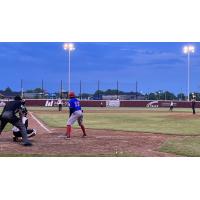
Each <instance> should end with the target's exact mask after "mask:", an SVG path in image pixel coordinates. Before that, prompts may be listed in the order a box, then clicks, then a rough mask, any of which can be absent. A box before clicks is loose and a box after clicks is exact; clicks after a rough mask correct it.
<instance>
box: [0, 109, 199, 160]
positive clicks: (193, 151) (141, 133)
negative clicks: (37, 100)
mask: <svg viewBox="0 0 200 200" xmlns="http://www.w3.org/2000/svg"><path fill="white" fill-rule="evenodd" d="M28 110H29V127H30V128H35V129H37V135H36V136H35V137H33V138H32V139H31V141H32V142H33V146H32V147H28V148H27V147H24V146H21V145H19V144H17V143H14V142H12V132H11V131H10V129H11V126H10V125H8V126H7V127H6V129H5V132H3V133H2V135H1V137H0V156H78V157H81V156H150V157H151V156H170V157H171V156H200V114H199V113H198V110H197V114H196V115H193V114H192V112H191V109H175V110H174V111H173V112H169V111H168V108H84V124H85V126H86V129H87V135H88V136H87V137H86V138H82V137H81V136H82V133H81V130H80V129H79V127H78V125H77V124H75V125H74V126H73V130H72V138H71V140H65V137H64V136H65V124H66V119H67V118H68V111H67V109H66V108H64V109H63V111H62V112H58V109H57V108H55V107H54V108H46V107H29V108H28Z"/></svg>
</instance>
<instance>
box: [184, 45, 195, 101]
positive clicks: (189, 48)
mask: <svg viewBox="0 0 200 200" xmlns="http://www.w3.org/2000/svg"><path fill="white" fill-rule="evenodd" d="M194 51H195V48H194V46H191V45H187V46H185V47H184V48H183V52H184V53H185V54H187V57H188V81H187V93H188V94H187V95H188V101H190V54H191V53H194Z"/></svg>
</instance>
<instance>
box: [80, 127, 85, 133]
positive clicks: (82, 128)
mask: <svg viewBox="0 0 200 200" xmlns="http://www.w3.org/2000/svg"><path fill="white" fill-rule="evenodd" d="M80 127H81V130H82V131H83V135H86V132H85V127H84V125H80Z"/></svg>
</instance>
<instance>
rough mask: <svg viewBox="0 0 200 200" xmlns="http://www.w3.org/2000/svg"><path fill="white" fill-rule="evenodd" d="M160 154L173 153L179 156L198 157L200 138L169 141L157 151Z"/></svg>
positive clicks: (199, 154)
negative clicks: (160, 152)
mask: <svg viewBox="0 0 200 200" xmlns="http://www.w3.org/2000/svg"><path fill="white" fill-rule="evenodd" d="M159 151H162V152H168V153H174V154H177V155H181V156H191V157H199V156H200V137H186V138H182V139H176V140H169V141H167V142H165V143H164V144H163V145H162V146H161V147H160V149H159Z"/></svg>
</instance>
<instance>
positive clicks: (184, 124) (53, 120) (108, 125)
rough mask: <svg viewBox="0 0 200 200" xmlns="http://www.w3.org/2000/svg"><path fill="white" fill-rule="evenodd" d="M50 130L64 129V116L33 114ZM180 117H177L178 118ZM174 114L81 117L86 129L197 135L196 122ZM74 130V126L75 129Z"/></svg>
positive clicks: (142, 113)
mask: <svg viewBox="0 0 200 200" xmlns="http://www.w3.org/2000/svg"><path fill="white" fill-rule="evenodd" d="M35 113H36V115H37V117H38V118H39V119H41V120H42V121H43V122H44V123H46V124H47V125H48V126H51V127H65V125H66V120H67V118H68V116H67V113H66V114H64V113H54V114H48V113H37V111H36V112H35ZM179 115H180V116H179ZM185 115H186V117H184V115H183V113H181V114H180V113H178V112H173V113H169V112H167V111H166V112H145V111H144V112H131V113H128V112H127V113H109V112H105V113H98V112H97V113H87V112H85V113H84V122H85V125H86V127H87V128H92V129H107V130H121V131H138V132H152V133H163V134H178V135H200V122H199V121H200V118H199V117H196V116H194V117H193V116H192V114H190V113H186V114H185ZM187 116H188V117H187ZM75 127H77V125H76V126H75Z"/></svg>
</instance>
